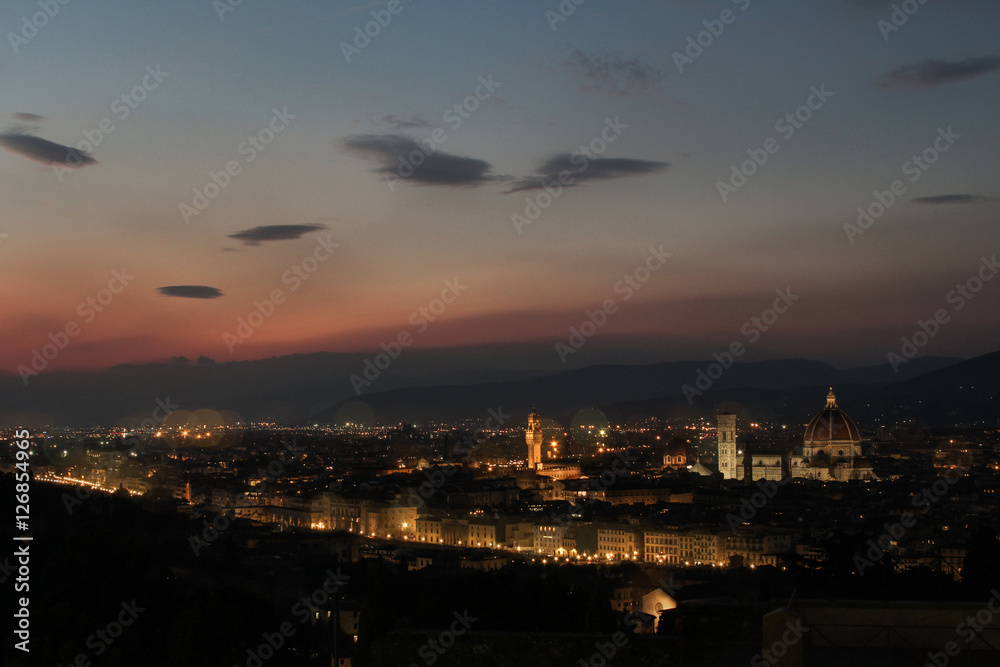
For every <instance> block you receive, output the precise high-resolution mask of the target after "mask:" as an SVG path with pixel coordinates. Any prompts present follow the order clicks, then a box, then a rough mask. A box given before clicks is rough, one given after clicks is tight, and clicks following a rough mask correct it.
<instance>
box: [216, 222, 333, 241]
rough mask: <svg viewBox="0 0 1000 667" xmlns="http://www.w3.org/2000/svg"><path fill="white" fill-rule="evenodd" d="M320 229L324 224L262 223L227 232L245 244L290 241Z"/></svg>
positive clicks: (232, 237)
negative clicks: (234, 231) (258, 225)
mask: <svg viewBox="0 0 1000 667" xmlns="http://www.w3.org/2000/svg"><path fill="white" fill-rule="evenodd" d="M320 229H326V225H262V226H260V227H251V228H250V229H244V230H242V231H239V232H236V233H235V234H229V235H228V237H229V238H231V239H236V240H238V241H243V243H244V244H245V245H260V244H261V243H263V242H265V241H291V240H294V239H297V238H300V237H301V236H302V235H303V234H308V233H309V232H315V231H318V230H320Z"/></svg>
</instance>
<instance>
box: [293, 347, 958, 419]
mask: <svg viewBox="0 0 1000 667" xmlns="http://www.w3.org/2000/svg"><path fill="white" fill-rule="evenodd" d="M956 361H957V360H954V359H947V358H934V357H928V358H926V359H918V360H914V361H913V362H911V363H910V364H907V365H905V366H903V367H902V368H901V369H900V373H899V375H898V376H896V375H895V374H893V373H892V369H891V368H890V367H889V366H888V364H886V365H885V367H884V368H883V367H881V366H874V367H868V368H859V369H848V370H838V369H836V368H833V367H832V366H830V365H828V364H825V363H822V362H817V361H808V360H804V359H790V360H781V361H761V362H754V363H743V364H734V365H733V366H732V367H731V368H729V369H728V370H726V371H725V372H724V373H722V375H721V377H719V378H718V379H717V380H714V381H713V382H712V384H711V386H710V388H709V390H708V391H706V392H705V393H704V394H703V395H701V396H695V397H693V398H694V400H693V403H689V402H688V400H687V398H686V397H685V396H684V393H683V389H682V388H683V386H684V385H689V386H692V387H695V388H697V385H696V380H697V378H698V372H699V370H701V371H706V369H707V368H708V366H709V363H708V362H671V363H660V364H649V365H644V366H591V367H588V368H583V369H580V370H574V371H565V372H561V373H554V374H551V375H546V376H543V377H539V378H534V379H531V380H527V381H518V382H501V383H484V384H476V385H469V386H463V387H458V386H439V387H424V388H420V389H419V390H415V389H410V388H403V389H397V390H392V391H384V392H378V393H374V394H368V395H362V396H361V397H360V398H358V399H356V400H355V401H354V402H362V403H364V405H365V406H366V408H367V409H369V410H370V411H371V414H372V415H373V416H374V418H375V419H376V420H377V421H379V422H388V423H391V422H395V421H409V422H416V423H419V422H422V421H426V420H428V419H436V420H441V421H458V420H462V419H483V418H485V415H486V414H487V410H488V409H491V408H493V409H495V408H497V406H501V405H502V406H503V408H504V411H505V412H510V413H512V414H514V415H515V418H517V419H520V420H522V421H523V417H524V416H525V415H527V413H528V412H530V410H531V408H532V406H535V407H537V409H538V411H539V412H540V413H542V414H544V415H547V416H551V417H554V418H559V419H560V420H568V419H570V418H571V417H572V415H573V414H574V413H575V412H576V411H578V410H580V409H582V408H587V407H600V408H602V409H604V410H605V411H606V412H607V413H608V416H609V417H611V416H612V415H613V416H614V418H615V419H624V418H627V417H629V416H633V415H642V414H646V415H655V416H667V415H673V416H680V415H690V416H695V417H697V416H709V415H711V414H714V412H715V410H716V408H717V406H718V405H719V404H720V403H723V402H734V403H740V404H745V405H757V406H759V409H758V410H757V411H756V413H758V414H759V415H760V417H761V418H765V416H766V417H770V416H774V415H785V414H788V415H794V414H798V413H800V412H802V411H803V410H805V412H806V413H808V415H809V417H811V416H812V415H813V414H815V413H816V411H817V410H818V409H819V408H821V407H822V405H823V401H824V400H825V398H826V392H827V387H829V386H838V387H843V388H845V389H847V388H850V387H864V390H863V391H862V390H859V391H858V392H856V393H857V394H858V397H859V398H860V397H861V396H863V397H864V399H863V400H864V401H866V402H870V401H871V400H874V399H873V397H874V396H878V395H879V394H880V393H882V394H884V395H886V396H887V397H888V396H891V395H892V392H891V391H887V390H884V389H881V388H879V387H885V386H888V383H887V380H888V379H889V378H890V377H892V378H895V383H897V384H898V383H899V382H900V380H902V379H903V378H912V377H914V376H916V375H918V374H920V373H925V372H930V371H933V370H937V369H941V368H944V367H947V366H950V365H952V364H954V363H956ZM866 385H877V387H876V386H872V387H867V386H866ZM820 392H821V393H820ZM845 395H846V394H845ZM341 407H342V406H340V405H338V406H334V408H332V409H331V410H328V411H325V412H322V413H320V414H317V415H315V416H314V417H313V418H312V419H314V420H315V421H318V422H329V421H335V419H336V416H337V414H338V411H339V410H340V409H341ZM806 419H808V417H806Z"/></svg>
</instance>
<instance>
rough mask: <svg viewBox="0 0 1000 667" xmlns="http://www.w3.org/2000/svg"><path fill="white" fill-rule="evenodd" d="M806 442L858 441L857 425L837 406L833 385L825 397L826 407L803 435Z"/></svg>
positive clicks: (810, 423) (859, 438)
mask: <svg viewBox="0 0 1000 667" xmlns="http://www.w3.org/2000/svg"><path fill="white" fill-rule="evenodd" d="M803 440H804V441H805V443H806V444H810V443H815V444H820V443H825V442H845V441H850V442H860V441H861V433H860V432H859V431H858V427H857V426H855V424H854V422H853V421H852V420H851V418H850V417H848V416H847V415H846V414H844V413H843V412H841V410H840V408H838V407H837V397H836V396H834V395H833V387H830V393H829V394H827V397H826V407H825V408H823V409H822V410H821V411H820V412H819V413H818V414H817V415H816V416H815V417H813V418H812V421H810V422H809V425H808V426H806V433H805V436H803Z"/></svg>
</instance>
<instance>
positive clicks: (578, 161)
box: [506, 153, 670, 194]
mask: <svg viewBox="0 0 1000 667" xmlns="http://www.w3.org/2000/svg"><path fill="white" fill-rule="evenodd" d="M669 166H670V163H669V162H654V161H651V160H635V159H632V158H625V157H621V158H589V157H586V156H584V155H583V154H582V153H573V154H569V153H563V154H561V155H556V156H554V157H552V158H551V159H549V160H548V161H547V162H545V164H543V165H542V166H541V167H539V168H538V171H537V172H536V173H535V174H534V175H532V176H528V177H526V178H522V179H521V180H519V181H515V182H514V183H512V184H511V187H510V189H508V190H507V191H506V192H507V193H508V194H509V193H511V192H521V191H522V190H537V189H539V188H544V187H545V184H546V183H548V184H550V185H551V184H552V182H553V181H558V180H559V174H561V173H562V172H564V171H568V172H569V174H570V176H571V177H572V179H573V180H572V182H571V183H570V184H569V185H580V184H581V183H583V182H584V181H604V180H608V179H612V178H625V177H627V176H637V175H641V174H652V173H656V172H659V171H664V170H666V169H667V168H668V167H669Z"/></svg>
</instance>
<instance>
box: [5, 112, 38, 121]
mask: <svg viewBox="0 0 1000 667" xmlns="http://www.w3.org/2000/svg"><path fill="white" fill-rule="evenodd" d="M11 118H13V119H14V120H19V121H21V122H22V123H37V122H39V121H43V120H45V116H39V115H38V114H37V113H26V112H24V111H18V112H16V113H12V114H11Z"/></svg>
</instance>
